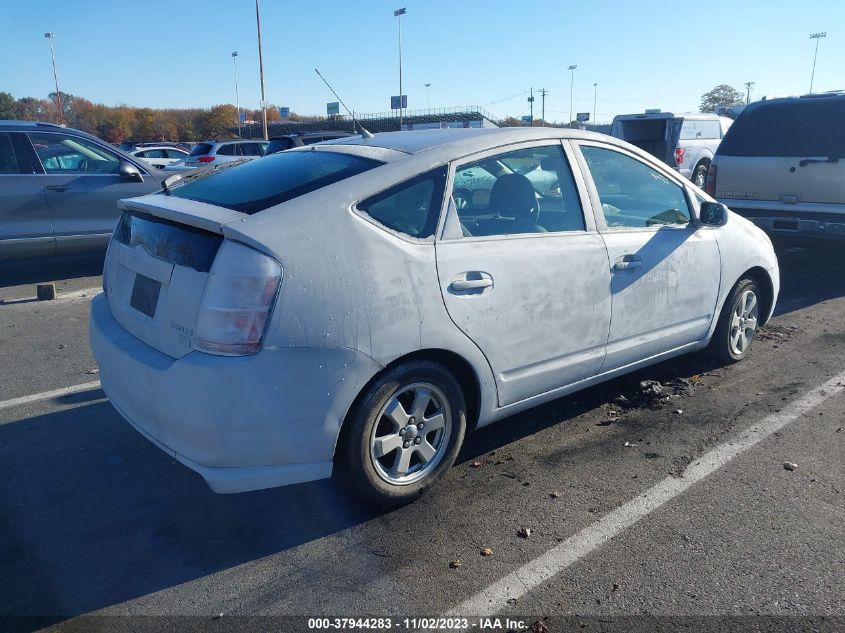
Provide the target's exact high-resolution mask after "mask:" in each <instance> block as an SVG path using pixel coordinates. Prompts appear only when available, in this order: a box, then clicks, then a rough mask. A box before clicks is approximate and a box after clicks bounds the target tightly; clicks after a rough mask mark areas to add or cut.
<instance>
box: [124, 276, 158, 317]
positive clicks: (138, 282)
mask: <svg viewBox="0 0 845 633" xmlns="http://www.w3.org/2000/svg"><path fill="white" fill-rule="evenodd" d="M160 294H161V282H159V281H156V280H155V279H150V278H149V277H147V276H145V275H142V274H141V273H137V274H136V275H135V283H134V284H133V285H132V295H131V296H130V297H129V305H130V306H132V307H133V308H135V309H136V310H137V311H138V312H140V313H141V314H143V315H146V316H148V317H150V318H151V319H154V318H155V314H156V308H157V307H158V298H159V295H160Z"/></svg>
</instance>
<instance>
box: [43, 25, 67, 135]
mask: <svg viewBox="0 0 845 633" xmlns="http://www.w3.org/2000/svg"><path fill="white" fill-rule="evenodd" d="M44 37H46V38H47V39H48V40H50V59H52V60H53V79H54V80H55V82H56V103H57V104H58V106H59V121H60V122H61V124H62V125H64V124H65V108H64V106H63V105H62V93H61V92H60V91H59V75H58V73H56V55H55V53H53V38H54V37H55V35H54V34H53V33H45V34H44Z"/></svg>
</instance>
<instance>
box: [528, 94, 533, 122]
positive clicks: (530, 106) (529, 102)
mask: <svg viewBox="0 0 845 633" xmlns="http://www.w3.org/2000/svg"><path fill="white" fill-rule="evenodd" d="M528 107H529V108H531V127H534V87H533V86H532V87H531V88H530V92H529V93H528Z"/></svg>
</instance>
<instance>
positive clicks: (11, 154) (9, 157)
mask: <svg viewBox="0 0 845 633" xmlns="http://www.w3.org/2000/svg"><path fill="white" fill-rule="evenodd" d="M22 172H23V170H22V169H21V166H20V163H19V162H18V157H17V155H16V154H15V148H14V146H13V145H12V137H11V136H9V135H8V134H0V174H20V173H22Z"/></svg>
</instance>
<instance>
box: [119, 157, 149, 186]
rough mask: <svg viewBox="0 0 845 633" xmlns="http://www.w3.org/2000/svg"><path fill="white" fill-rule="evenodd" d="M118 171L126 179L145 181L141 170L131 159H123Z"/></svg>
mask: <svg viewBox="0 0 845 633" xmlns="http://www.w3.org/2000/svg"><path fill="white" fill-rule="evenodd" d="M117 173H119V174H120V175H121V177H123V178H125V179H126V180H135V181H136V182H144V177H143V176H142V175H141V171H140V170H139V169H138V168H137V167H135V165H133V164H132V163H130V162H129V161H125V160H124V161H121V163H120V169H118V171H117Z"/></svg>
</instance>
